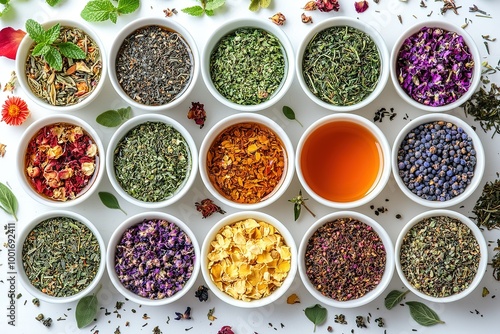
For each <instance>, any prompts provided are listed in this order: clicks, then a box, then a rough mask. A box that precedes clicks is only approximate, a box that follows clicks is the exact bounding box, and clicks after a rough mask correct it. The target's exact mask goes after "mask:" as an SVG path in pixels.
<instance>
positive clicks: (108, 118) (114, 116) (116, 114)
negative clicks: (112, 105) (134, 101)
mask: <svg viewBox="0 0 500 334" xmlns="http://www.w3.org/2000/svg"><path fill="white" fill-rule="evenodd" d="M131 113H132V108H130V107H126V108H120V109H116V110H113V109H111V110H106V111H105V112H103V113H102V114H100V115H99V116H97V118H96V122H97V123H99V124H101V125H103V126H106V127H108V128H113V127H116V126H118V125H120V124H122V123H123V122H125V121H126V120H128V119H129V118H130V115H131Z"/></svg>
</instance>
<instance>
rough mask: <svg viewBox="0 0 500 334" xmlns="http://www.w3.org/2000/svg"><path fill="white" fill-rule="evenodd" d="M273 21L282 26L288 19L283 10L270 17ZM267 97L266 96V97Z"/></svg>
mask: <svg viewBox="0 0 500 334" xmlns="http://www.w3.org/2000/svg"><path fill="white" fill-rule="evenodd" d="M269 19H270V20H271V21H273V23H275V24H276V25H279V26H282V25H284V24H285V21H286V17H285V15H283V14H282V13H281V12H279V13H276V14H274V15H273V16H271V17H270V18H269ZM264 98H265V97H264Z"/></svg>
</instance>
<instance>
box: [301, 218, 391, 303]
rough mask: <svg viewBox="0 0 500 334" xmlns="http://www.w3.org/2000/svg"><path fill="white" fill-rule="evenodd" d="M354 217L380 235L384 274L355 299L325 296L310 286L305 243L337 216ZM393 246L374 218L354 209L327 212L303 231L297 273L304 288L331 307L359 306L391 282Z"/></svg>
mask: <svg viewBox="0 0 500 334" xmlns="http://www.w3.org/2000/svg"><path fill="white" fill-rule="evenodd" d="M347 217H349V218H354V219H356V220H358V221H360V222H362V223H364V224H366V225H368V226H371V227H373V229H374V230H375V232H377V234H378V236H379V237H380V239H381V241H382V242H383V244H384V247H385V252H386V265H385V269H384V274H383V275H382V279H381V280H380V283H379V284H378V285H377V286H376V287H375V288H374V289H373V290H371V291H369V292H367V293H366V294H365V295H364V296H362V297H360V298H357V299H352V300H347V301H338V300H335V299H332V298H329V297H326V296H323V295H322V294H321V293H320V292H319V291H318V290H316V288H315V287H314V286H312V284H311V281H310V280H309V278H308V277H307V274H306V270H305V262H304V260H303V259H304V256H305V251H306V247H307V243H308V242H309V238H310V237H311V236H312V235H313V234H314V232H316V230H317V229H318V228H319V227H321V226H323V225H324V224H326V223H328V222H330V221H333V220H336V219H339V218H347ZM394 257H395V256H394V247H393V243H392V241H391V238H390V237H389V234H388V233H387V231H386V230H385V229H384V228H383V227H382V226H381V225H380V224H379V223H377V222H376V221H375V220H374V219H372V218H370V217H368V216H366V215H364V214H362V213H359V212H355V211H338V212H333V213H330V214H327V215H325V216H323V217H322V218H320V219H318V220H316V221H315V222H314V223H313V224H312V225H311V226H310V227H309V228H308V229H307V231H306V232H305V234H304V236H303V237H302V240H301V242H300V246H299V251H298V260H299V264H298V269H299V274H300V278H301V279H302V282H303V284H304V286H305V287H306V289H307V290H308V291H309V293H310V294H311V295H312V296H313V297H314V298H316V299H317V300H319V301H320V302H322V303H324V304H326V305H329V306H333V307H339V308H353V307H359V306H362V305H365V304H368V303H369V302H371V301H373V300H374V299H375V298H377V297H378V296H380V295H381V294H382V293H383V292H384V291H385V289H386V288H387V286H388V285H389V283H390V282H391V279H392V276H393V274H394Z"/></svg>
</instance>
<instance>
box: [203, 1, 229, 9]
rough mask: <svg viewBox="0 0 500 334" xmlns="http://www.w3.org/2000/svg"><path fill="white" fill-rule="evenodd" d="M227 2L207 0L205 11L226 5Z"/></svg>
mask: <svg viewBox="0 0 500 334" xmlns="http://www.w3.org/2000/svg"><path fill="white" fill-rule="evenodd" d="M225 3H226V0H212V1H207V3H206V4H205V11H208V10H214V9H217V8H219V7H222V6H224V4H225Z"/></svg>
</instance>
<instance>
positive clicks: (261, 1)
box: [259, 0, 271, 8]
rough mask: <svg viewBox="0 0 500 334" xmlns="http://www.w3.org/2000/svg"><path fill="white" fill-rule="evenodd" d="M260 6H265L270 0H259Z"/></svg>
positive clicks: (269, 3) (268, 4) (267, 5)
mask: <svg viewBox="0 0 500 334" xmlns="http://www.w3.org/2000/svg"><path fill="white" fill-rule="evenodd" d="M259 2H260V7H262V8H267V7H269V6H270V5H271V0H260V1H259Z"/></svg>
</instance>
